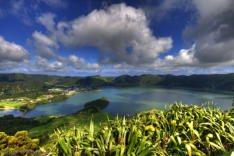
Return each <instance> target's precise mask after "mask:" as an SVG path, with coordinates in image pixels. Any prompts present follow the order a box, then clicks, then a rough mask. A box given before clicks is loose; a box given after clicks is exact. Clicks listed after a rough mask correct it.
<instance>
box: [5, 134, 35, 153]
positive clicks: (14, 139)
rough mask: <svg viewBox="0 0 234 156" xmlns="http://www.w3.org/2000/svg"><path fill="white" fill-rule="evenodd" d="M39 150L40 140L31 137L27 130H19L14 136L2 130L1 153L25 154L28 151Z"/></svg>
mask: <svg viewBox="0 0 234 156" xmlns="http://www.w3.org/2000/svg"><path fill="white" fill-rule="evenodd" d="M37 150H39V140H38V139H31V138H29V136H28V132H27V131H19V132H17V133H16V134H15V135H14V136H8V135H6V134H5V133H4V132H0V154H1V155H25V154H26V153H27V152H32V151H37ZM12 152H13V153H12ZM17 152H19V153H17ZM24 152H25V153H24Z"/></svg>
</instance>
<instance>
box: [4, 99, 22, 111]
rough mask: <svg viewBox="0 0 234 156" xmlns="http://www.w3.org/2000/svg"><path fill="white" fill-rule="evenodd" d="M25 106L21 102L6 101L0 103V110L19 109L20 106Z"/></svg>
mask: <svg viewBox="0 0 234 156" xmlns="http://www.w3.org/2000/svg"><path fill="white" fill-rule="evenodd" d="M23 105H25V103H23V102H19V101H13V100H7V101H0V108H4V109H20V107H21V106H23Z"/></svg>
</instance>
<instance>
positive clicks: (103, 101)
mask: <svg viewBox="0 0 234 156" xmlns="http://www.w3.org/2000/svg"><path fill="white" fill-rule="evenodd" d="M109 102H110V101H109V100H108V99H107V98H105V97H103V98H100V99H97V100H94V101H91V102H88V103H86V104H85V105H84V107H85V108H84V109H83V110H81V111H87V112H90V113H95V112H100V111H101V110H102V109H103V108H105V107H107V106H108V104H109Z"/></svg>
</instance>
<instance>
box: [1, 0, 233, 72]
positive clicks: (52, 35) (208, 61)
mask: <svg viewBox="0 0 234 156" xmlns="http://www.w3.org/2000/svg"><path fill="white" fill-rule="evenodd" d="M233 6H234V2H232V0H207V1H206V2H204V0H134V1H132V0H127V1H124V0H98V1H97V0H86V1H84V0H82V1H81V0H79V1H78V0H68V1H65V0H0V72H2V73H31V74H36V73H39V74H55V75H71V76H79V75H82V76H85V75H108V76H109V75H111V76H116V75H121V74H131V75H140V74H147V73H148V74H175V75H180V74H185V75H190V74H214V73H231V72H233V70H234V68H233V66H234V50H233V49H234V30H233V27H234V22H233V21H234V7H233Z"/></svg>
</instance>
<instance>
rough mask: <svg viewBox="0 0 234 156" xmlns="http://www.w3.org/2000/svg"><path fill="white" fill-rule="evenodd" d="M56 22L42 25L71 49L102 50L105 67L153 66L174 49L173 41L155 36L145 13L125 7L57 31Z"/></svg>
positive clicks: (112, 8)
mask: <svg viewBox="0 0 234 156" xmlns="http://www.w3.org/2000/svg"><path fill="white" fill-rule="evenodd" d="M41 18H42V17H41ZM53 18H54V16H52V15H51V17H50V18H48V19H50V20H49V21H50V22H49V21H48V19H47V20H45V21H48V22H41V23H42V24H43V25H44V26H45V27H46V28H47V30H48V31H49V33H50V34H53V35H52V38H53V39H54V40H56V39H57V40H58V41H59V42H60V43H62V44H64V45H65V46H66V47H68V48H76V47H81V46H94V47H97V48H99V49H100V50H101V53H100V56H99V63H102V64H116V63H126V64H129V65H135V66H138V65H142V64H150V63H152V62H154V60H155V59H156V58H157V57H158V55H159V54H160V53H164V52H166V51H168V50H169V49H170V48H171V47H172V39H171V38H170V37H164V38H162V37H158V38H156V37H155V36H153V34H152V31H151V30H150V28H149V26H148V23H149V21H147V19H146V16H145V14H144V12H143V11H142V10H141V9H136V8H133V7H130V6H126V5H125V4H116V5H111V6H110V7H108V8H106V9H101V10H94V11H92V12H91V13H90V14H88V15H87V16H82V17H79V18H77V19H75V20H73V21H70V22H64V21H61V22H59V23H58V24H57V26H56V27H57V30H53V29H52V27H53V25H54V20H53ZM43 19H44V18H43ZM40 21H41V20H40ZM48 23H51V24H48ZM55 35H56V37H54V36H55Z"/></svg>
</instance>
